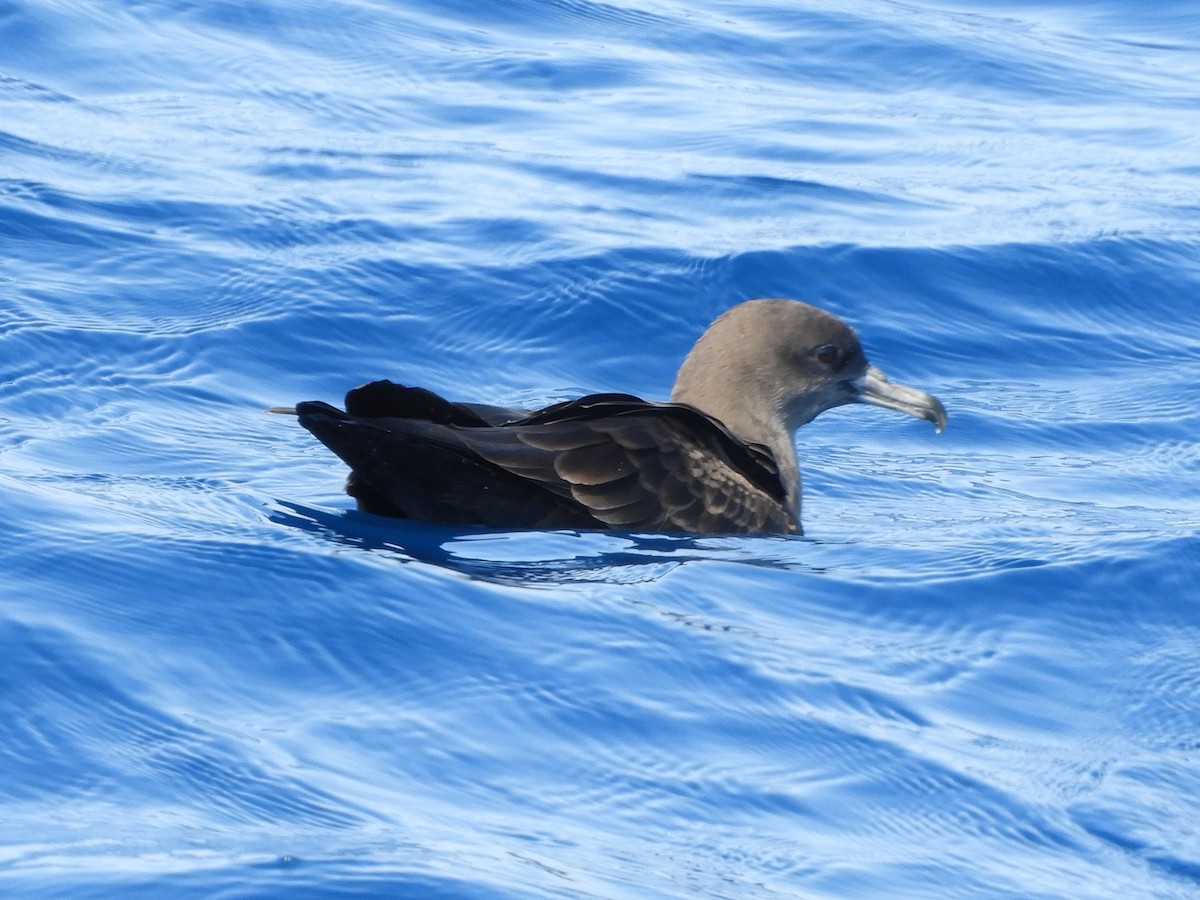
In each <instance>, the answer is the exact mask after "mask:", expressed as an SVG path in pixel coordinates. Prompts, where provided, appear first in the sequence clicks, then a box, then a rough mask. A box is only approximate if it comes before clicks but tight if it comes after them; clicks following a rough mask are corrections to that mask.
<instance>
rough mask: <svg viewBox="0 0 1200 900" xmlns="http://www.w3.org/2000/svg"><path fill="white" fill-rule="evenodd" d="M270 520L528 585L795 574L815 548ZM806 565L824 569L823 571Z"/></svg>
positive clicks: (371, 519)
mask: <svg viewBox="0 0 1200 900" xmlns="http://www.w3.org/2000/svg"><path fill="white" fill-rule="evenodd" d="M269 519H270V521H272V522H275V523H277V524H280V525H286V526H288V527H291V528H298V529H300V530H301V531H306V532H309V533H311V534H317V535H320V536H321V537H323V538H325V539H327V540H329V541H331V542H334V543H336V544H340V545H343V546H347V547H355V548H359V549H363V550H371V551H377V552H384V553H387V554H391V555H392V556H394V557H395V558H396V559H398V560H400V561H402V562H421V563H426V564H428V565H433V566H438V567H439V568H443V569H449V570H451V571H454V572H457V573H459V574H461V575H465V576H466V577H468V578H471V579H474V580H478V581H484V582H489V583H492V584H501V585H514V586H521V587H550V586H558V585H562V584H571V583H604V584H638V583H643V582H650V581H656V580H658V579H660V578H662V577H663V576H665V575H667V574H668V573H670V572H672V571H674V570H675V569H677V568H678V567H680V566H682V565H684V564H685V563H691V562H699V561H702V560H709V561H712V560H725V561H729V562H737V563H741V564H743V565H753V566H762V567H765V568H772V569H785V568H786V569H794V568H797V561H796V559H795V558H794V557H792V556H790V555H789V554H788V553H787V549H788V548H789V547H790V546H791V545H793V544H795V543H811V544H815V543H816V542H815V541H811V540H810V539H807V538H795V537H784V536H778V537H776V536H753V537H744V536H696V535H686V534H631V533H628V532H602V531H594V532H587V531H495V530H491V529H487V528H483V527H474V526H443V525H431V524H429V523H425V522H411V521H407V520H404V519H391V518H387V517H384V516H375V515H371V514H369V513H362V512H358V511H352V510H338V511H331V510H324V509H317V508H314V507H311V506H304V505H301V504H296V503H290V502H287V501H283V500H277V501H275V508H274V509H273V510H272V511H271V513H270V514H269ZM754 548H758V549H759V550H767V549H768V548H772V549H774V550H775V552H774V553H770V552H766V553H762V552H755V550H754ZM800 567H801V568H804V569H806V570H807V571H809V572H813V573H819V572H821V571H823V570H822V568H821V567H819V566H800Z"/></svg>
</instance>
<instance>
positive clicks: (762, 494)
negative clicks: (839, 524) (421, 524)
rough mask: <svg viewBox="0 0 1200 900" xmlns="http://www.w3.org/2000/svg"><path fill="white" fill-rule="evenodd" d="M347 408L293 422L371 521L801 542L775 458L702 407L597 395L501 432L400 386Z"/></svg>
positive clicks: (303, 407) (352, 398)
mask: <svg viewBox="0 0 1200 900" xmlns="http://www.w3.org/2000/svg"><path fill="white" fill-rule="evenodd" d="M376 385H382V386H378V387H377V386H376ZM368 388H370V390H367V389H368ZM364 391H366V393H365V394H364V393H361V392H364ZM347 405H348V407H350V408H351V410H352V411H351V412H350V413H341V412H340V411H338V410H335V409H334V408H333V407H330V406H328V405H326V404H323V403H305V404H299V405H298V406H297V412H298V414H299V415H300V421H301V424H303V425H304V426H305V427H306V428H308V429H309V430H310V431H312V432H313V434H314V435H316V436H317V438H318V439H320V440H321V441H322V442H323V443H324V444H326V446H328V447H329V448H330V449H331V450H333V451H334V452H335V453H336V454H337V455H338V456H340V457H341V458H342V459H343V460H344V461H345V462H346V463H347V464H348V465H349V466H350V467H351V469H352V470H353V472H352V475H351V480H350V483H349V484H348V488H347V489H348V490H351V488H354V489H355V490H351V493H352V494H353V495H354V496H355V497H356V498H357V499H358V500H359V503H360V506H362V508H364V509H367V510H368V511H378V512H384V513H385V514H392V515H395V514H401V515H408V516H411V517H413V518H419V519H427V520H431V521H441V522H457V523H462V524H467V523H475V524H483V525H491V526H496V527H534V528H537V527H571V528H606V527H607V528H620V529H623V530H629V531H637V530H654V531H681V532H696V533H714V532H726V533H733V532H747V531H751V532H754V531H757V532H762V531H769V532H797V531H798V530H799V526H798V524H797V523H796V521H795V518H794V517H793V516H792V514H791V512H790V511H789V510H788V509H787V508H786V506H785V504H784V502H783V498H784V490H783V486H782V484H781V483H780V480H779V477H778V474H777V469H776V467H775V464H774V460H773V459H772V458H771V456H770V454H769V453H767V452H766V451H765V450H763V449H760V448H757V447H754V446H751V445H747V444H744V443H742V442H741V441H739V440H738V439H737V438H736V437H734V436H733V435H731V434H730V433H729V432H728V431H727V430H726V429H725V428H724V427H723V426H722V425H721V424H720V423H719V422H717V421H716V420H714V419H712V418H710V417H709V416H706V415H704V414H703V413H701V412H699V411H698V410H696V409H694V408H692V407H688V406H683V405H680V404H656V403H648V402H646V401H644V400H639V399H638V398H636V397H633V396H630V395H628V394H596V395H592V396H589V397H584V398H581V399H579V400H574V401H570V402H568V403H560V404H556V405H555V406H551V407H547V408H546V409H543V410H539V411H538V412H535V413H531V414H529V415H526V416H524V417H523V418H516V419H512V420H506V421H504V422H503V424H497V422H496V420H497V419H498V418H499V416H498V415H496V416H487V417H485V416H484V415H483V414H481V413H480V412H478V410H495V409H498V408H495V407H477V406H469V405H467V404H455V403H450V402H449V401H446V400H443V399H442V398H441V397H439V396H438V395H436V394H433V393H432V392H429V391H423V390H422V389H419V388H404V387H402V386H400V385H393V384H391V383H390V382H382V383H378V382H377V383H375V385H368V386H366V387H364V388H359V389H357V390H356V391H352V392H351V393H350V394H349V395H348V396H347ZM353 410H363V411H366V412H368V413H380V414H381V415H375V416H372V415H368V416H366V417H365V418H364V417H363V416H362V413H355V412H353ZM505 412H506V413H511V412H512V411H510V410H506V411H505ZM488 419H491V421H488ZM364 498H365V499H364ZM390 510H394V511H390Z"/></svg>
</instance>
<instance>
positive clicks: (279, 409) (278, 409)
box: [267, 406, 296, 416]
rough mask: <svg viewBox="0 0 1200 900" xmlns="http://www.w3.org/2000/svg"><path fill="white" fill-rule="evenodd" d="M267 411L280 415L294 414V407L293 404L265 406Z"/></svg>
mask: <svg viewBox="0 0 1200 900" xmlns="http://www.w3.org/2000/svg"><path fill="white" fill-rule="evenodd" d="M267 412H269V413H278V414H279V415H281V416H294V415H296V407H294V406H271V407H268V408H267Z"/></svg>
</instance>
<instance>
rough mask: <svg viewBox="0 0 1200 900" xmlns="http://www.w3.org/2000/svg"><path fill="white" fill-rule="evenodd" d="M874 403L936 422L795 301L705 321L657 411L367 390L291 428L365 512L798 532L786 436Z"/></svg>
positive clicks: (516, 523) (601, 399)
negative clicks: (318, 447)
mask: <svg viewBox="0 0 1200 900" xmlns="http://www.w3.org/2000/svg"><path fill="white" fill-rule="evenodd" d="M846 403H872V404H875V405H878V406H885V407H888V408H891V409H897V410H900V411H902V412H906V413H909V414H910V415H914V416H917V417H920V418H924V419H928V420H929V421H931V422H933V423H934V424H935V425H936V426H937V428H938V430H939V431H940V430H941V429H942V427H943V426H944V425H945V422H946V413H945V410H944V409H943V408H942V405H941V403H939V402H938V400H937V399H936V398H934V397H931V396H930V395H929V394H926V393H923V392H921V391H917V390H914V389H913V388H908V387H904V386H903V385H898V384H893V383H891V382H889V381H888V380H887V379H886V378H885V377H884V376H883V373H882V372H880V371H879V370H878V369H875V368H874V367H872V366H870V365H869V364H868V362H867V358H866V356H865V355H864V354H863V351H862V347H861V345H860V344H859V341H858V337H857V335H855V333H854V331H853V330H852V329H851V328H850V327H849V326H847V325H846V324H845V323H843V322H842V321H841V320H840V319H838V318H837V317H835V316H833V315H831V314H829V313H827V312H824V311H823V310H820V309H817V308H816V307H813V306H809V305H807V304H804V303H799V302H797V301H794V300H751V301H749V302H747V303H742V304H740V305H738V306H735V307H734V308H733V309H731V310H729V311H728V312H726V313H725V314H724V315H722V316H721V317H720V318H718V319H717V320H716V321H715V322H714V323H713V324H712V325H711V326H710V327H709V329H708V330H707V331H706V332H705V333H704V335H702V336H701V338H700V340H699V341H697V343H696V345H695V347H693V349H692V351H691V352H690V353H689V354H688V356H687V358H686V359H685V360H684V363H683V365H682V366H681V367H680V370H679V374H678V377H677V378H676V382H675V387H674V390H673V391H672V393H671V402H670V403H654V402H650V401H646V400H641V399H639V398H637V397H633V396H631V395H628V394H593V395H590V396H587V397H582V398H580V399H578V400H572V401H569V402H567V403H559V404H556V405H554V406H550V407H547V408H546V409H542V410H538V411H536V412H529V413H527V412H523V411H520V410H511V409H504V408H501V407H493V406H484V405H481V404H472V403H452V402H450V401H448V400H445V399H443V398H442V397H440V396H438V395H437V394H434V393H432V392H431V391H427V390H425V389H423V388H413V387H404V386H402V385H398V384H393V383H392V382H390V381H376V382H372V383H370V384H367V385H363V386H362V387H359V388H355V389H354V390H352V391H350V392H349V393H348V394H347V395H346V411H345V412H342V411H341V410H338V409H336V408H335V407H333V406H330V405H329V404H327V403H322V402H320V401H309V402H305V403H300V404H297V406H296V407H295V408H294V409H291V408H286V409H285V408H276V409H274V410H272V411H274V412H286V413H295V414H296V415H297V416H298V417H299V420H300V424H301V425H303V426H304V427H305V428H307V429H308V430H309V431H311V432H312V433H313V434H314V435H315V436H316V437H317V439H318V440H320V441H321V442H322V443H323V444H325V445H326V446H327V447H329V449H331V450H332V451H333V452H334V453H336V454H337V455H338V456H339V457H341V458H342V460H343V461H345V463H346V464H347V465H348V466H350V468H351V474H350V477H349V480H348V481H347V485H346V491H347V493H349V494H350V495H351V496H353V497H354V498H355V499H356V500H357V501H358V506H359V508H360V509H363V510H365V511H367V512H373V513H379V514H382V515H391V516H401V517H405V518H413V519H421V520H425V521H431V522H445V523H459V524H478V525H489V526H493V527H500V528H581V529H589V528H591V529H619V530H622V531H671V532H688V533H746V532H771V533H793V534H799V533H801V526H800V472H799V468H798V465H797V462H796V451H795V445H794V443H793V434H794V432H795V430H796V428H798V427H799V426H801V425H803V424H805V423H806V422H808V421H811V420H812V419H813V418H814V417H815V416H817V415H818V414H819V413H821V412H823V411H824V410H826V409H830V408H832V407H835V406H841V405H843V404H846Z"/></svg>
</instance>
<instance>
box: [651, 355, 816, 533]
mask: <svg viewBox="0 0 1200 900" xmlns="http://www.w3.org/2000/svg"><path fill="white" fill-rule="evenodd" d="M724 374H725V376H726V377H724V378H722V377H721V375H722V372H721V371H720V370H719V369H713V368H702V367H699V366H696V367H691V366H688V364H687V361H685V362H684V365H683V367H682V368H680V370H679V376H678V377H677V378H676V380H675V387H674V388H673V389H672V391H671V402H673V403H686V404H688V405H689V406H694V407H696V408H697V409H699V410H700V411H701V412H704V413H707V414H708V415H710V416H712V417H713V418H714V419H717V420H718V421H720V422H721V424H723V425H724V426H725V427H726V428H728V429H729V430H730V431H731V432H733V434H734V435H736V436H737V437H739V438H741V439H742V440H743V441H747V442H750V443H755V444H761V445H762V446H764V447H766V448H767V449H768V450H769V451H770V452H771V455H772V456H773V457H774V458H775V464H776V465H777V466H778V467H779V480H780V481H781V482H782V483H783V488H784V491H785V492H786V494H787V505H788V508H789V509H791V510H792V513H793V514H794V515H795V516H796V521H800V466H799V463H798V462H797V460H796V443H795V428H796V427H797V426H795V425H793V424H792V423H791V422H789V421H788V418H790V417H789V416H788V415H787V413H786V411H785V410H784V408H783V404H782V402H781V401H780V398H777V397H774V396H772V394H771V391H770V389H769V388H768V387H767V386H765V385H759V384H757V383H756V382H757V380H758V379H757V378H756V377H755V373H754V372H744V373H738V374H737V375H731V374H730V373H724ZM733 385H737V388H736V389H732V386H733Z"/></svg>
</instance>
